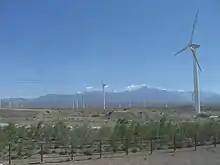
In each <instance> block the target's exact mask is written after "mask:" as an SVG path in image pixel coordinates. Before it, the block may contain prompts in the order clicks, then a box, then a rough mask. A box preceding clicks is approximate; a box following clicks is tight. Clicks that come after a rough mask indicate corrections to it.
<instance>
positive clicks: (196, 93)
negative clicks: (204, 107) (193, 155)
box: [174, 10, 202, 113]
mask: <svg viewBox="0 0 220 165" xmlns="http://www.w3.org/2000/svg"><path fill="white" fill-rule="evenodd" d="M198 15H199V10H197V13H196V16H195V20H194V23H193V29H192V33H191V37H190V40H189V43H188V44H187V45H186V47H184V48H183V49H181V50H180V51H179V52H177V53H176V54H174V55H175V56H176V55H179V54H180V53H182V52H184V51H186V50H187V49H190V50H191V52H192V55H193V79H194V106H195V110H196V112H197V113H200V98H199V82H198V68H199V70H200V71H202V69H201V67H200V65H199V62H198V59H197V54H196V50H197V49H198V48H199V47H200V45H198V44H195V43H193V37H194V33H195V27H196V24H197V20H198Z"/></svg>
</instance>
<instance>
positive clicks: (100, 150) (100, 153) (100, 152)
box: [99, 140, 102, 159]
mask: <svg viewBox="0 0 220 165" xmlns="http://www.w3.org/2000/svg"><path fill="white" fill-rule="evenodd" d="M99 158H100V159H101V158H102V140H99Z"/></svg>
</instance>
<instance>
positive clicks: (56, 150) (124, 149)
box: [1, 135, 219, 164]
mask: <svg viewBox="0 0 220 165" xmlns="http://www.w3.org/2000/svg"><path fill="white" fill-rule="evenodd" d="M212 137H213V138H212V139H211V140H210V141H207V143H206V144H209V145H210V144H211V145H213V146H214V147H216V145H217V144H218V143H219V142H218V141H217V140H216V137H215V136H212ZM206 144H204V143H202V144H201V143H200V142H199V141H198V138H197V137H194V138H180V137H178V135H175V136H172V138H170V137H169V138H167V137H165V136H163V137H155V138H150V139H146V138H135V139H127V138H121V139H117V140H112V139H111V140H96V141H92V142H89V143H81V144H78V143H76V142H74V141H72V142H59V141H49V142H48V141H40V142H37V141H28V140H23V141H21V142H17V143H9V144H8V145H7V147H6V150H5V151H4V152H5V155H3V156H1V159H2V160H4V161H7V162H8V163H9V164H14V161H16V162H17V161H23V160H27V162H28V163H53V162H54V163H55V162H56V163H57V162H65V161H73V160H88V159H98V158H102V157H104V156H105V157H106V156H110V157H114V156H118V155H128V154H130V153H136V152H148V153H149V154H152V153H153V151H154V150H161V149H172V150H173V151H176V149H181V148H189V147H192V148H193V150H194V151H196V147H197V146H199V145H206Z"/></svg>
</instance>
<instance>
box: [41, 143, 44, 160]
mask: <svg viewBox="0 0 220 165" xmlns="http://www.w3.org/2000/svg"><path fill="white" fill-rule="evenodd" d="M40 163H41V164H43V163H44V153H43V142H42V141H41V142H40Z"/></svg>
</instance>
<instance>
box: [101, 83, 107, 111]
mask: <svg viewBox="0 0 220 165" xmlns="http://www.w3.org/2000/svg"><path fill="white" fill-rule="evenodd" d="M101 85H102V92H103V108H104V110H105V109H106V100H105V88H106V87H107V84H105V83H103V81H101Z"/></svg>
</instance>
